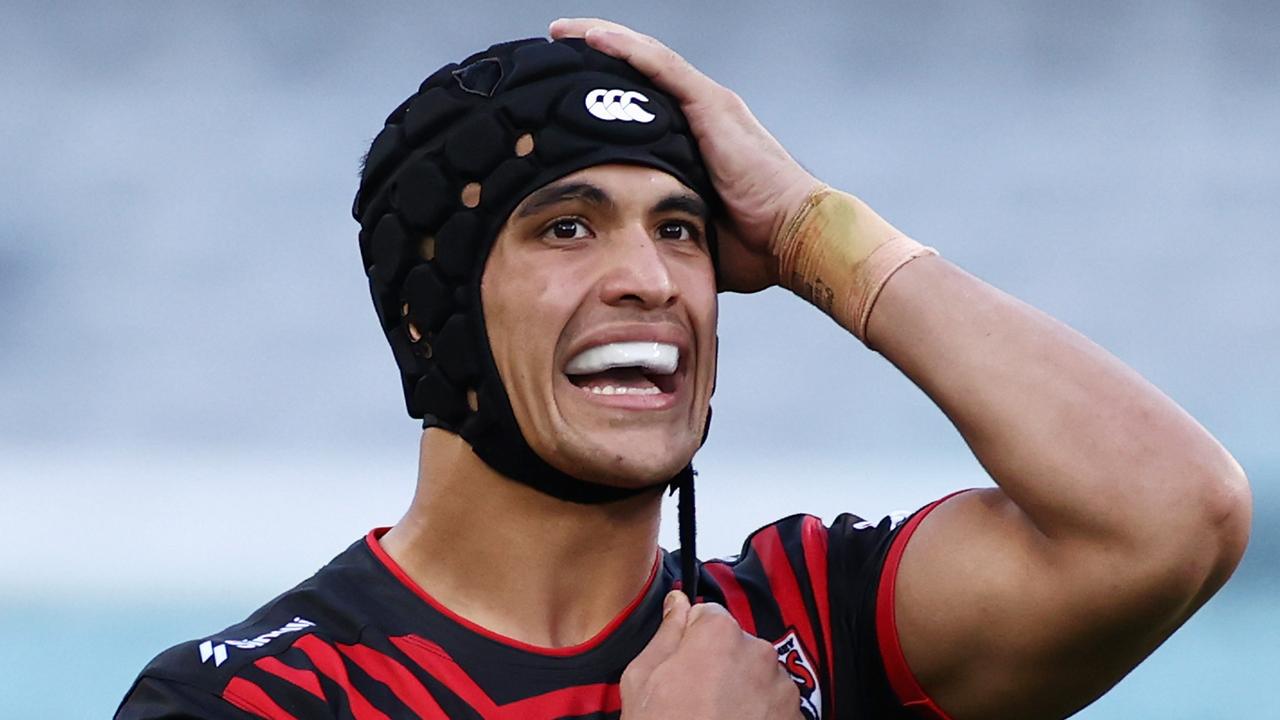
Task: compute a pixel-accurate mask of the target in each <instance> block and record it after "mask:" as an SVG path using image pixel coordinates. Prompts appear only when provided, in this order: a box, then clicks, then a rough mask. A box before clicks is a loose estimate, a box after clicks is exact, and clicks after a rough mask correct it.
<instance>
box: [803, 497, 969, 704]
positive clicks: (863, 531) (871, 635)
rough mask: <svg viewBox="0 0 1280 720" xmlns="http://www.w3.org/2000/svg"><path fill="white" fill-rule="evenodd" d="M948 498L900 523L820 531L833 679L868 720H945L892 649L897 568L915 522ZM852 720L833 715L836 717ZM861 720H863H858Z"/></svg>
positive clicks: (850, 518)
mask: <svg viewBox="0 0 1280 720" xmlns="http://www.w3.org/2000/svg"><path fill="white" fill-rule="evenodd" d="M950 497H952V496H951V495H948V496H947V497H944V498H942V499H941V500H938V501H936V502H933V503H930V504H929V505H926V506H925V507H923V508H921V509H920V510H919V511H917V512H916V513H914V514H913V515H911V516H910V517H906V518H899V517H886V518H884V519H882V520H880V521H879V522H878V523H874V524H873V523H870V522H867V521H865V520H863V519H862V518H859V517H858V516H856V515H850V514H844V515H841V516H839V517H838V518H836V521H835V522H834V523H832V524H831V526H830V527H829V528H828V532H827V537H828V543H829V548H828V560H829V563H830V567H829V573H828V575H829V582H830V586H829V587H830V602H831V628H832V643H831V650H832V652H831V654H832V660H833V674H834V677H835V685H836V686H837V687H839V688H840V691H841V693H842V695H843V697H841V698H838V699H837V700H838V705H837V707H838V708H847V707H853V708H857V709H858V711H860V712H861V713H870V715H869V716H870V717H876V718H882V717H883V718H925V719H927V720H948V719H947V715H946V714H945V713H943V712H942V710H941V709H940V708H939V707H938V706H937V705H936V704H935V703H934V702H933V701H932V700H931V699H930V698H929V696H928V695H927V694H926V693H925V692H924V690H923V689H922V688H921V687H920V685H919V683H918V682H917V681H916V679H915V676H914V675H913V674H912V672H911V669H910V668H909V667H908V666H907V663H906V659H905V658H904V657H903V654H902V647H901V645H900V644H899V642H898V629H897V624H896V622H895V618H894V590H895V583H896V580H897V573H898V566H899V563H900V562H901V560H902V554H903V552H904V551H905V549H906V547H907V543H908V542H909V541H910V539H911V536H912V534H913V533H914V532H915V530H916V528H917V527H918V526H919V525H920V522H921V521H922V520H924V518H925V517H926V516H927V515H928V514H929V513H930V512H932V511H933V509H934V508H936V507H937V506H938V505H940V504H941V503H942V502H944V501H946V500H947V499H948V498H950ZM846 716H850V717H852V714H850V713H847V712H838V713H837V714H836V717H846ZM863 716H866V715H863Z"/></svg>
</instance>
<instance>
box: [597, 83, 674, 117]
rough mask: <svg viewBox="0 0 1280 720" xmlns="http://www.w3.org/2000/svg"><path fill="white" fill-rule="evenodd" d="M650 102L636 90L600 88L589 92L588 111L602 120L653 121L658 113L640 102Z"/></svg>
mask: <svg viewBox="0 0 1280 720" xmlns="http://www.w3.org/2000/svg"><path fill="white" fill-rule="evenodd" d="M646 102H649V98H647V97H645V96H644V94H643V93H638V92H636V91H635V90H605V89H604V88H599V89H596V90H592V91H591V92H589V93H587V98H586V105H587V112H589V113H591V114H592V115H594V116H596V117H598V118H600V119H601V120H621V121H623V122H639V123H647V122H651V121H652V120H653V119H654V118H655V117H657V116H656V115H654V114H653V113H651V112H649V111H648V110H645V109H644V108H643V107H641V106H640V105H639V104H638V103H646Z"/></svg>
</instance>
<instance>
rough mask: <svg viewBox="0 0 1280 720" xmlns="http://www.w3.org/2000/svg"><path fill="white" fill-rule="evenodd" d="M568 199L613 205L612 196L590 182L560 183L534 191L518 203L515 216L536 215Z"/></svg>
mask: <svg viewBox="0 0 1280 720" xmlns="http://www.w3.org/2000/svg"><path fill="white" fill-rule="evenodd" d="M570 200H582V201H583V202H586V203H587V204H589V205H599V206H601V207H606V208H608V207H612V206H613V205H614V202H613V198H611V197H609V193H606V192H605V191H604V190H601V189H600V188H599V187H597V186H595V185H592V184H591V183H583V182H574V183H560V184H558V185H549V186H547V187H544V188H542V189H541V190H537V191H535V192H534V193H533V194H532V195H530V196H529V197H528V198H526V199H525V201H524V202H523V203H521V204H520V209H518V210H516V216H517V217H522V218H525V217H529V216H530V215H537V214H538V213H540V212H542V211H543V210H546V209H547V208H549V207H551V206H553V205H559V204H560V203H564V202H569V201H570Z"/></svg>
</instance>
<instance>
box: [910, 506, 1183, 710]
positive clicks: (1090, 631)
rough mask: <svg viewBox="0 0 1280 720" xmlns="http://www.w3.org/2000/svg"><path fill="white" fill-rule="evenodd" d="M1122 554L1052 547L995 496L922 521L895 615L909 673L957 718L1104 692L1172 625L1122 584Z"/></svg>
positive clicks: (1057, 705) (1068, 702)
mask: <svg viewBox="0 0 1280 720" xmlns="http://www.w3.org/2000/svg"><path fill="white" fill-rule="evenodd" d="M1123 557H1125V554H1124V553H1114V554H1111V553H1108V552H1107V549H1106V547H1105V545H1103V544H1101V543H1098V544H1094V545H1088V546H1086V545H1082V544H1078V545H1075V546H1071V545H1065V544H1064V543H1061V542H1054V541H1052V540H1051V539H1050V538H1048V537H1046V536H1045V535H1044V534H1043V533H1041V532H1040V531H1039V530H1038V529H1037V528H1036V527H1035V526H1034V525H1033V524H1032V523H1031V522H1030V521H1029V519H1028V518H1027V516H1026V515H1025V514H1024V513H1023V512H1022V511H1021V510H1020V509H1019V508H1018V507H1017V506H1016V505H1015V504H1014V503H1013V502H1012V501H1011V500H1010V499H1009V498H1008V496H1006V495H1005V494H1004V492H1002V491H1000V490H998V489H990V490H978V491H972V492H968V493H964V494H962V495H960V496H957V497H955V498H952V499H951V500H949V501H948V502H946V503H943V504H942V505H940V506H939V507H938V508H936V509H935V510H934V512H932V513H931V514H930V515H929V516H928V517H926V518H924V520H923V521H922V522H921V523H920V526H919V527H918V528H917V529H916V531H915V533H914V535H913V536H912V537H911V539H910V542H909V543H908V544H907V545H906V547H905V549H904V551H903V554H902V558H901V563H900V565H899V567H898V570H897V576H896V582H895V586H894V589H893V591H894V598H893V607H894V613H895V616H896V618H895V619H896V627H897V632H898V639H899V642H900V644H901V647H902V652H903V654H904V656H905V659H906V662H907V665H908V666H909V667H910V669H911V671H912V672H913V673H914V675H915V677H916V679H917V680H918V681H919V683H920V685H921V686H922V687H923V688H924V690H925V691H926V692H927V693H928V694H929V695H930V697H931V698H932V699H933V700H934V701H935V702H936V703H937V704H938V705H939V706H940V707H941V708H942V709H944V710H945V711H947V713H948V714H950V715H951V717H953V718H956V720H962V719H963V718H970V717H982V718H997V717H1041V716H1055V717H1058V716H1064V715H1066V714H1069V713H1070V712H1072V711H1074V710H1076V709H1078V708H1080V707H1083V706H1084V705H1086V704H1088V703H1089V702H1090V701H1092V700H1093V699H1094V698H1096V697H1098V696H1099V695H1101V694H1102V693H1103V692H1105V691H1106V690H1107V689H1108V688H1110V687H1111V686H1112V685H1114V684H1115V683H1116V682H1117V681H1119V679H1120V678H1121V677H1123V676H1124V674H1125V673H1127V672H1128V671H1129V670H1130V669H1131V668H1132V667H1133V666H1134V665H1136V664H1137V663H1138V662H1140V661H1141V660H1142V658H1144V657H1145V656H1146V655H1147V654H1149V653H1150V652H1151V651H1152V650H1154V649H1155V647H1156V646H1157V645H1158V644H1159V643H1160V641H1161V640H1163V639H1164V637H1167V635H1168V633H1169V632H1172V630H1173V627H1174V626H1168V627H1165V626H1164V625H1165V624H1162V623H1158V622H1154V623H1153V622H1151V621H1149V620H1147V618H1149V617H1159V616H1161V615H1162V613H1155V614H1154V615H1153V614H1152V613H1151V612H1150V610H1149V609H1148V608H1145V607H1144V603H1147V602H1150V597H1149V595H1144V593H1142V592H1138V591H1134V590H1133V588H1132V587H1126V583H1127V581H1123V582H1122V581H1120V580H1119V579H1120V578H1126V577H1127V575H1126V573H1125V572H1123V570H1124V568H1119V567H1117V568H1111V567H1109V564H1110V563H1114V562H1119V559H1120V558H1123Z"/></svg>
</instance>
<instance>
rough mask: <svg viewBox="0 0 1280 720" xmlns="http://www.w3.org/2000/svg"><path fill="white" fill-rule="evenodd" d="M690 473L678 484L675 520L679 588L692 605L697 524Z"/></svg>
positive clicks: (696, 593)
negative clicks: (678, 495)
mask: <svg viewBox="0 0 1280 720" xmlns="http://www.w3.org/2000/svg"><path fill="white" fill-rule="evenodd" d="M695 474H696V473H694V472H690V473H689V474H688V475H686V476H685V478H684V481H683V482H681V483H680V497H679V499H678V500H677V503H678V505H677V508H678V512H677V518H678V523H679V528H680V530H679V532H680V586H681V588H682V589H683V590H684V594H685V595H686V596H688V598H689V604H690V605H692V604H694V603H695V602H697V599H698V546H697V545H698V544H697V529H698V528H697V522H696V520H695V516H694V511H693V478H694V475H695Z"/></svg>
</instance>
